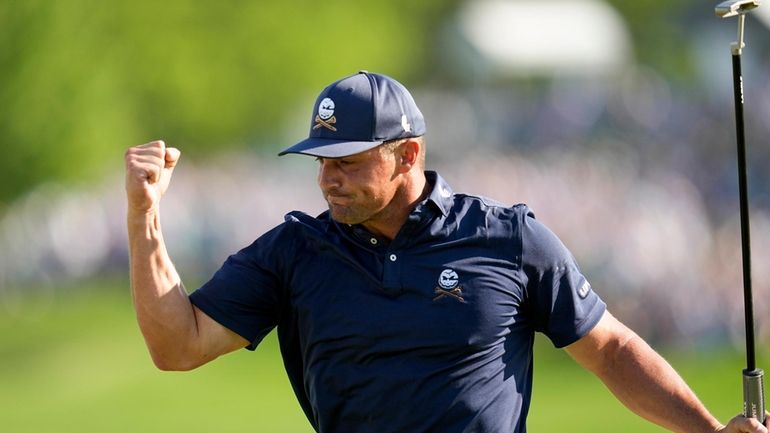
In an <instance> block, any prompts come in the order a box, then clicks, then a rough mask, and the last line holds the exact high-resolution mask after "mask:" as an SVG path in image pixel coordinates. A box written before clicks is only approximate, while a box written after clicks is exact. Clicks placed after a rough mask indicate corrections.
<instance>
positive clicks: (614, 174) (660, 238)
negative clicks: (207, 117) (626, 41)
mask: <svg viewBox="0 0 770 433" xmlns="http://www.w3.org/2000/svg"><path fill="white" fill-rule="evenodd" d="M728 86H729V82H728ZM726 90H727V92H726V93H727V95H728V96H729V95H730V94H729V91H730V88H729V87H728V88H727V89H726ZM751 92H752V93H751V94H750V95H749V98H748V100H749V101H750V103H751V104H752V105H751V108H750V109H747V118H746V124H747V127H748V129H747V137H748V143H749V150H750V169H749V170H750V193H751V211H752V213H751V223H752V232H751V235H752V242H753V243H752V246H753V265H754V273H753V277H754V279H753V286H754V291H755V303H756V312H757V317H758V336H759V338H760V340H764V341H769V340H770V320H764V316H767V314H768V313H770V266H768V264H770V252H768V251H767V248H766V246H767V245H768V244H770V172H768V171H767V170H766V169H765V167H766V166H767V163H768V162H770V148H768V146H767V145H766V142H765V137H767V136H768V133H770V131H769V130H768V127H767V126H765V125H764V122H762V121H761V119H766V118H768V117H769V116H770V103H768V102H766V101H770V80H766V81H765V82H763V83H762V82H760V83H753V84H752V91H751ZM722 93H725V92H722ZM414 94H415V98H416V99H417V101H418V103H419V104H420V105H421V107H422V108H423V111H424V112H425V115H426V119H427V121H428V131H429V133H428V136H427V139H428V141H427V147H428V166H429V168H431V169H436V170H438V171H439V172H440V173H441V174H442V175H443V176H444V177H445V178H446V179H447V180H448V181H449V183H450V184H451V185H452V186H453V188H454V189H455V190H456V191H460V192H469V193H475V194H480V195H485V196H489V197H492V198H494V199H497V200H499V201H502V202H505V203H510V204H514V203H519V202H524V203H527V204H528V205H529V206H530V207H531V208H532V209H533V211H534V212H535V215H536V216H537V217H538V218H539V219H540V220H542V221H543V222H544V223H545V224H546V225H548V226H549V227H550V228H551V229H552V230H553V231H554V232H555V233H556V234H557V235H558V236H559V237H560V238H561V239H562V240H563V241H564V243H565V244H566V245H567V246H568V247H569V248H570V249H571V251H572V252H573V254H574V255H575V256H576V258H577V260H578V262H579V263H580V264H581V267H582V268H583V271H584V272H585V273H586V275H587V276H588V278H589V280H590V281H591V282H592V285H593V286H594V288H595V290H596V291H598V292H599V293H600V294H601V295H602V297H603V298H604V299H605V300H606V301H607V302H608V304H609V306H610V309H611V311H613V312H614V313H615V314H616V315H617V316H619V317H621V318H622V319H623V320H625V321H626V322H628V323H629V324H630V325H631V326H632V327H633V328H635V329H636V330H637V331H638V332H639V333H640V334H642V335H643V336H645V337H646V338H648V339H650V340H652V341H656V342H662V343H676V344H680V345H681V344H682V342H687V344H698V345H709V344H717V343H723V342H725V341H728V340H729V341H732V342H734V343H735V344H736V345H741V344H742V338H743V300H742V287H743V286H742V273H741V247H740V232H739V218H738V192H737V180H736V179H737V175H736V162H735V139H734V123H733V117H732V116H733V111H732V110H733V109H732V101H731V100H730V99H725V98H724V95H722V96H721V97H720V96H719V95H703V94H697V93H692V92H690V93H684V92H680V91H677V90H676V89H675V88H674V86H672V85H671V84H670V83H668V82H667V81H666V80H664V79H663V78H661V77H660V76H659V75H657V74H656V73H655V72H654V71H652V70H649V69H644V68H635V69H633V70H630V71H629V72H628V73H627V74H625V75H624V76H622V77H619V78H618V79H617V80H614V81H612V82H605V81H600V80H598V79H586V78H583V79H577V78H563V79H556V80H553V81H552V82H550V83H548V84H547V85H538V86H534V85H533V86H509V85H505V83H501V84H499V85H494V84H487V85H484V86H468V87H467V88H464V89H463V88H454V89H445V88H442V87H441V86H440V85H438V84H433V85H432V84H431V83H427V84H426V85H425V86H424V87H421V88H418V89H415V91H414ZM747 104H749V102H747ZM296 138H298V137H296ZM137 144H139V143H137ZM285 144H289V143H276V145H275V146H274V148H275V150H276V151H277V149H280V148H281V147H283V146H284V145H285ZM185 156H186V155H185V154H184V153H183V156H182V160H181V163H180V165H179V167H178V168H177V170H176V172H175V175H174V176H175V177H174V179H173V182H172V185H171V188H170V190H169V192H168V194H167V197H166V198H165V199H164V202H163V205H162V210H161V221H162V225H163V229H164V233H165V238H166V242H167V244H168V247H169V250H170V254H171V256H172V258H173V259H174V261H175V263H176V265H177V268H178V270H179V271H180V273H181V274H182V275H183V277H184V278H185V281H186V282H187V285H188V289H194V288H195V287H194V286H196V285H197V284H200V282H202V281H204V280H205V279H206V278H207V277H208V276H209V275H210V274H211V273H212V272H213V271H215V270H216V269H217V268H218V267H219V265H220V264H221V263H222V261H223V260H224V259H225V258H226V256H227V255H228V254H230V253H232V252H234V251H235V250H237V249H239V248H241V247H243V246H245V245H247V244H249V243H250V242H251V241H252V240H253V239H255V238H256V237H257V236H258V235H259V234H261V233H263V232H264V231H266V230H267V229H269V228H270V227H272V226H274V225H276V224H278V223H280V222H281V221H282V218H283V215H284V214H285V213H286V212H287V211H289V210H292V209H301V210H304V211H306V212H308V213H310V214H316V213H320V212H322V211H323V210H324V208H325V206H324V203H323V200H322V199H321V197H320V194H319V193H318V191H317V187H316V186H315V170H316V163H315V162H314V161H313V159H312V158H303V157H296V156H295V157H292V156H290V157H284V158H278V157H276V156H274V154H259V153H256V152H254V153H250V152H239V153H230V154H224V155H220V156H218V157H216V158H212V159H207V160H205V161H203V160H193V159H187V158H185ZM116 158H118V159H119V158H120V156H116ZM116 166H117V165H116ZM124 220H125V201H124V196H123V185H122V173H119V172H118V173H115V175H114V176H113V177H112V178H110V179H106V180H105V182H103V183H101V184H99V185H96V186H91V187H84V188H71V187H67V188H65V187H63V186H60V185H52V184H47V185H43V186H40V187H38V188H36V189H35V190H34V191H33V192H31V193H30V194H28V195H26V196H25V197H23V198H22V199H20V200H18V201H17V202H15V203H13V204H12V205H11V206H9V207H8V208H7V209H6V210H5V212H4V213H3V214H2V220H0V314H10V315H18V316H20V317H21V316H24V315H26V314H30V313H29V311H26V310H25V309H24V308H23V305H24V303H23V302H20V301H19V300H20V299H21V298H23V297H24V296H27V293H31V294H33V295H34V296H37V297H38V298H41V297H42V298H45V299H49V301H50V302H55V299H56V298H57V297H59V296H65V295H66V293H64V292H66V291H68V290H75V289H74V288H73V287H77V285H78V282H81V281H85V280H86V279H93V278H96V277H107V278H115V277H117V278H119V279H120V280H122V281H127V261H128V258H127V249H126V234H125V227H124ZM65 287H66V289H65ZM126 290H128V287H126ZM43 313H44V312H43ZM41 314H42V313H41Z"/></svg>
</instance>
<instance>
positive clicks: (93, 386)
mask: <svg viewBox="0 0 770 433" xmlns="http://www.w3.org/2000/svg"><path fill="white" fill-rule="evenodd" d="M0 301H2V302H0V426H2V427H0V429H1V430H2V431H3V432H11V433H27V432H29V433H49V432H50V433H66V432H73V433H74V432H77V433H83V432H99V433H113V432H114V433H118V432H149V433H154V432H164V433H176V432H179V433H182V432H184V433H198V432H200V433H213V432H216V433H228V432H268V433H284V432H285V433H305V432H311V429H310V427H309V424H308V423H307V421H306V420H305V418H304V415H303V414H302V413H301V410H300V409H299V406H298V404H297V403H296V400H295V398H294V395H293V394H292V392H291V389H290V386H289V383H288V380H287V379H286V374H285V372H284V370H283V366H282V364H281V361H280V357H279V354H278V347H277V341H276V339H275V336H274V334H272V335H271V336H269V337H268V338H266V340H265V341H264V342H263V344H262V346H260V348H259V349H258V350H257V351H256V352H253V353H252V352H248V351H245V350H243V351H238V352H236V353H233V354H230V355H227V356H225V357H222V358H221V359H218V360H216V361H215V362H213V363H211V364H209V365H206V366H203V367H201V368H200V369H198V370H196V371H192V372H186V373H168V372H160V371H157V370H156V369H155V368H154V367H153V365H152V362H151V361H150V359H149V356H148V355H147V352H146V350H145V348H144V343H143V341H142V338H141V335H140V334H139V331H138V328H137V326H136V323H135V320H134V316H133V310H132V309H131V300H130V297H129V295H128V291H127V289H125V290H121V291H117V290H115V289H114V287H113V286H112V285H105V286H104V287H95V288H92V289H88V290H78V291H75V292H74V294H71V295H69V296H66V297H64V298H62V297H61V295H59V297H58V298H57V299H55V300H53V301H52V300H51V299H50V298H46V299H45V301H44V302H43V301H40V300H37V301H36V300H25V301H24V302H23V303H20V302H19V301H18V299H16V302H13V303H10V302H8V299H4V298H3V294H2V293H0ZM667 355H668V356H667V358H668V359H669V360H670V362H671V363H672V364H673V365H674V367H675V368H677V370H679V371H680V373H681V374H682V375H683V377H685V379H686V380H687V381H688V383H690V385H691V386H692V387H693V389H694V390H695V391H696V392H697V393H698V394H699V396H700V397H701V399H702V400H703V401H704V403H706V405H707V406H708V407H709V408H710V409H711V410H712V412H713V413H715V415H717V416H718V417H719V418H720V419H722V420H723V421H725V420H727V419H729V418H730V417H731V416H733V415H734V414H736V413H738V412H739V410H740V405H741V390H740V375H741V372H740V369H741V368H742V363H743V359H742V358H741V356H740V354H737V353H734V352H727V353H706V354H702V353H677V352H669V353H667ZM535 363H536V368H535V371H536V374H535V395H534V399H533V403H532V409H531V413H530V418H529V431H531V432H534V433H538V432H553V431H564V430H565V424H566V425H569V429H570V431H573V432H578V433H579V432H589V431H590V432H592V433H601V432H617V431H631V432H638V433H644V432H661V431H663V430H662V429H660V428H657V427H655V426H652V425H650V424H648V423H646V422H644V421H642V420H640V419H638V418H637V417H636V416H634V415H633V414H631V413H630V412H629V411H628V410H626V409H625V408H624V407H623V406H621V405H620V404H619V403H617V401H616V400H614V398H613V397H612V396H611V395H610V394H609V392H607V391H606V389H605V388H604V387H603V385H602V384H601V383H600V382H599V381H598V380H597V379H595V378H594V377H593V376H591V375H590V374H589V373H587V372H585V371H583V370H582V369H580V368H579V367H577V366H576V365H575V364H574V363H573V362H572V361H571V360H570V359H569V358H568V357H567V356H566V354H564V353H563V352H561V351H558V350H555V349H552V348H551V346H550V343H548V342H547V341H545V340H544V339H542V338H539V340H538V344H537V350H536V361H535ZM760 365H761V364H760Z"/></svg>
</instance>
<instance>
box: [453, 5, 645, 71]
mask: <svg viewBox="0 0 770 433" xmlns="http://www.w3.org/2000/svg"><path fill="white" fill-rule="evenodd" d="M460 31H461V33H462V34H463V35H464V37H465V38H466V39H467V41H468V42H469V43H470V44H471V46H473V47H474V48H475V49H476V50H477V51H479V52H480V53H481V54H482V55H483V56H484V57H485V60H487V61H489V62H490V63H492V64H493V65H495V66H496V67H497V69H500V70H501V72H505V73H506V74H510V75H533V74H543V73H546V74H577V75H606V74H609V73H614V72H617V71H619V70H622V68H623V67H624V66H625V65H626V64H627V63H628V60H629V58H630V52H631V50H630V36H629V33H628V30H627V29H626V26H625V24H624V22H623V19H622V18H621V16H620V15H619V14H618V13H617V12H616V11H615V10H614V9H613V8H612V7H610V6H609V5H608V4H606V3H604V2H602V1H598V0H552V1H532V0H477V1H469V2H467V3H466V4H465V5H464V6H463V8H461V10H460Z"/></svg>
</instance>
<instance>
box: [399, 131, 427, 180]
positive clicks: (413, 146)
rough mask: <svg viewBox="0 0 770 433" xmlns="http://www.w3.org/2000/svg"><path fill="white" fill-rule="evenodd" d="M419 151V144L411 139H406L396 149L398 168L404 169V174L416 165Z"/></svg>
mask: <svg viewBox="0 0 770 433" xmlns="http://www.w3.org/2000/svg"><path fill="white" fill-rule="evenodd" d="M421 151H422V149H421V146H420V142H419V141H417V140H415V139H413V138H408V139H406V141H404V142H403V143H401V145H400V146H399V147H398V151H397V152H398V153H397V156H398V161H399V166H400V167H402V168H403V169H404V170H403V171H404V172H407V171H409V170H411V169H412V167H414V166H415V165H417V164H418V161H419V160H420V152H421Z"/></svg>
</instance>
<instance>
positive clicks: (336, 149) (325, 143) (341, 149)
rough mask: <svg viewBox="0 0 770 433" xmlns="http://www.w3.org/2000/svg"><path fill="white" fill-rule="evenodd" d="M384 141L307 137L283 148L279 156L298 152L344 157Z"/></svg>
mask: <svg viewBox="0 0 770 433" xmlns="http://www.w3.org/2000/svg"><path fill="white" fill-rule="evenodd" d="M382 143H383V142H382V141H348V140H329V139H327V138H306V139H305V140H302V141H300V142H299V143H297V144H295V145H294V146H291V147H288V148H286V149H284V150H282V151H281V152H280V153H279V154H278V156H283V155H286V154H288V153H298V154H302V155H310V156H320V157H322V158H344V157H346V156H350V155H355V154H357V153H361V152H365V151H367V150H369V149H373V148H375V147H377V146H379V145H380V144H382Z"/></svg>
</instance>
